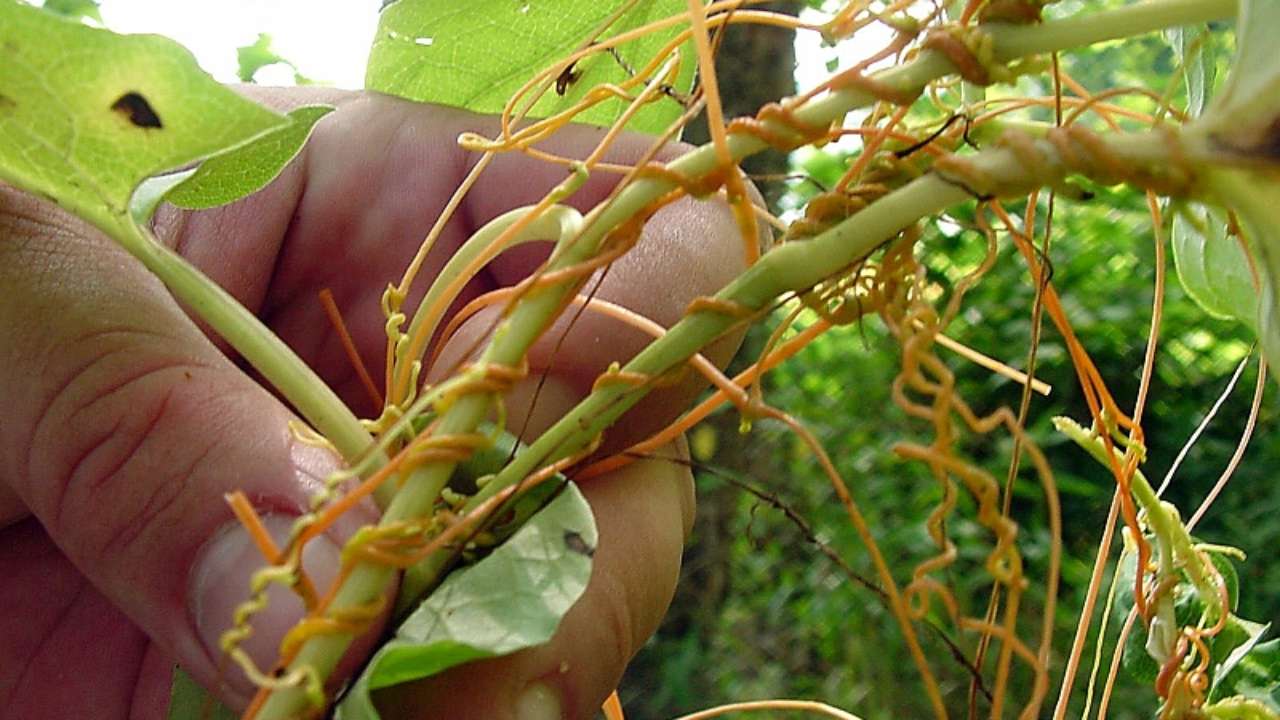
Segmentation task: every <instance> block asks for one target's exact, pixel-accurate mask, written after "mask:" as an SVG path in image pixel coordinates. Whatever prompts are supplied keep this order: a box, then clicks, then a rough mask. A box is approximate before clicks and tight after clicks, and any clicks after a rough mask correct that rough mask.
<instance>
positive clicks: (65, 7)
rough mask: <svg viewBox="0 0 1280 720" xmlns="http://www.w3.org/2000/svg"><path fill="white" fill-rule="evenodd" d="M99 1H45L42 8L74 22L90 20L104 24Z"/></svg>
mask: <svg viewBox="0 0 1280 720" xmlns="http://www.w3.org/2000/svg"><path fill="white" fill-rule="evenodd" d="M98 5H99V3H98V2H97V0H44V5H41V7H42V8H43V9H44V10H46V11H48V12H51V13H54V14H56V15H61V16H63V17H66V18H71V19H72V20H80V19H88V20H94V21H97V22H98V23H99V24H101V23H102V13H101V12H99V10H98Z"/></svg>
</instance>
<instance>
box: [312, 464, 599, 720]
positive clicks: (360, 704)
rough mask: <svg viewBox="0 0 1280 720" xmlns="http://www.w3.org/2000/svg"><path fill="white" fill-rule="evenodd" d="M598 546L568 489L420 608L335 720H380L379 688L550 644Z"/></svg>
mask: <svg viewBox="0 0 1280 720" xmlns="http://www.w3.org/2000/svg"><path fill="white" fill-rule="evenodd" d="M598 541H599V537H598V535H597V533H596V527H595V522H594V520H593V519H592V515H591V508H590V506H588V505H587V501H586V499H585V498H583V496H582V493H581V492H580V491H579V490H578V488H577V486H576V485H573V484H569V485H567V486H566V487H565V489H564V492H562V493H561V494H560V496H559V497H557V498H556V499H555V500H553V501H552V502H551V503H550V504H549V505H547V506H546V507H545V508H543V509H542V511H541V512H539V513H538V514H537V515H534V516H533V517H532V518H531V519H530V520H529V521H528V522H527V523H526V524H525V525H524V526H523V527H521V528H520V529H519V530H518V531H517V532H516V533H515V535H513V536H512V537H511V539H510V540H508V541H507V542H506V543H505V544H503V545H502V546H500V547H499V548H498V549H497V550H494V551H493V553H492V554H490V555H489V556H488V557H487V558H485V559H484V560H481V561H480V562H479V563H477V564H475V565H474V566H472V567H469V568H466V569H464V570H461V571H459V572H456V573H454V574H453V575H450V576H449V578H448V579H447V580H445V582H444V583H443V584H441V586H440V587H439V588H438V589H437V590H436V591H435V592H434V593H432V594H431V595H430V596H429V597H428V598H427V599H426V600H425V601H423V603H422V605H420V606H419V607H418V609H417V610H415V611H414V612H413V614H412V615H410V616H409V617H408V618H407V619H406V620H405V621H404V623H403V624H402V625H401V626H400V627H399V629H397V630H396V636H395V638H394V639H393V640H391V641H390V642H388V643H387V644H386V645H383V646H382V648H381V649H380V650H378V652H377V654H375V655H374V656H373V659H372V660H370V661H369V665H368V666H367V667H366V668H365V671H364V673H363V674H361V676H360V678H359V679H358V680H357V681H356V684H355V686H354V687H352V689H351V691H350V692H349V693H348V694H347V696H346V698H345V699H344V700H343V701H342V704H341V705H340V706H339V708H338V715H337V716H338V718H341V719H342V720H367V719H370V718H377V717H378V712H377V710H376V709H375V708H374V705H373V700H372V698H371V696H370V693H371V691H373V690H375V689H377V688H380V687H387V686H390V685H397V684H400V683H404V682H409V681H411V680H417V679H420V678H424V677H429V676H431V675H435V674H436V673H439V672H442V671H444V670H447V669H449V668H451V667H454V666H456V665H459V664H461V663H464V662H468V661H470V660H476V659H480V658H488V657H496V656H499V655H506V654H509V653H513V652H515V651H517V650H522V649H524V648H528V647H533V646H535V645H540V644H542V643H545V642H547V641H548V640H550V639H551V636H552V635H553V634H554V633H555V630H556V628H557V627H558V626H559V625H560V620H561V618H563V617H564V614H565V613H566V612H568V610H569V608H570V607H572V606H573V604H574V603H575V602H577V600H578V598H579V597H580V596H581V595H582V591H583V590H585V589H586V586H587V580H588V579H589V578H590V577H591V557H590V556H591V554H592V553H593V552H594V550H595V547H596V543H597V542H598Z"/></svg>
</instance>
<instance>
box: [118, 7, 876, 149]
mask: <svg viewBox="0 0 1280 720" xmlns="http://www.w3.org/2000/svg"><path fill="white" fill-rule="evenodd" d="M436 1H437V2H466V0H436ZM380 6H381V0H220V1H219V2H208V1H207V0H198V1H197V0H102V6H101V11H102V18H103V20H104V21H105V22H106V25H107V27H108V28H110V29H112V30H115V31H116V32H128V33H159V34H161V35H167V36H169V37H171V38H173V39H175V40H177V41H178V42H180V43H182V44H183V45H185V46H186V47H187V48H188V49H189V50H191V51H192V52H193V53H194V54H195V56H196V58H197V59H198V60H199V61H200V64H201V66H202V67H204V69H205V70H206V71H208V72H209V73H211V74H212V75H213V76H214V77H216V78H217V79H219V80H221V81H224V82H235V81H236V67H237V65H236V48H238V47H241V46H244V45H249V44H252V43H253V42H254V41H255V40H256V39H257V36H258V33H267V34H269V35H271V39H272V49H274V50H275V51H276V52H277V53H278V54H279V55H280V56H282V57H284V58H287V59H288V60H290V61H291V62H293V63H294V64H295V65H297V67H298V70H299V72H301V73H302V74H303V75H305V76H307V77H309V78H311V79H313V80H316V81H319V82H323V83H326V84H331V85H335V86H337V87H344V88H360V87H363V86H364V66H365V62H366V60H367V59H368V53H369V45H370V44H371V43H372V41H373V34H374V31H375V30H376V28H377V24H378V8H379V7H380ZM802 17H803V18H804V19H806V20H809V21H819V22H820V21H821V20H822V19H824V18H823V16H822V15H821V14H820V13H817V12H815V11H813V10H810V9H806V10H805V11H804V15H802ZM876 30H877V26H872V27H870V28H867V29H866V30H864V31H862V33H860V34H859V40H860V42H857V43H852V42H846V43H842V44H840V45H839V46H837V47H827V46H823V45H822V42H821V40H820V38H819V37H818V36H817V34H816V33H806V32H802V33H799V34H798V36H797V38H796V65H797V66H796V81H797V83H798V84H799V86H800V89H801V90H806V89H808V88H810V87H813V86H814V85H815V84H817V83H818V82H819V81H821V80H822V79H824V78H826V77H827V76H828V75H829V74H830V71H829V70H828V69H827V68H828V67H829V66H831V67H848V66H850V65H852V64H853V63H855V62H857V61H858V60H860V59H862V57H863V56H865V55H866V54H867V52H869V51H870V49H875V48H879V47H880V46H881V45H883V43H885V42H887V41H888V40H889V33H888V31H887V30H883V31H882V32H881V33H879V34H880V35H883V37H879V36H878V34H877V32H876ZM872 36H875V37H872ZM257 80H258V82H260V83H262V84H265V85H291V84H293V72H292V70H290V69H289V68H287V67H284V66H275V67H268V68H264V69H263V70H261V71H259V73H258V76H257ZM860 119H861V118H860V117H850V118H849V119H848V122H857V121H859V120H860ZM836 145H837V146H838V147H842V148H847V149H852V148H853V147H857V145H858V140H857V138H856V137H854V136H849V137H846V138H845V139H844V140H842V141H841V142H839V143H836Z"/></svg>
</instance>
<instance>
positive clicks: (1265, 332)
mask: <svg viewBox="0 0 1280 720" xmlns="http://www.w3.org/2000/svg"><path fill="white" fill-rule="evenodd" d="M1276 4H1277V5H1278V6H1280V3H1276ZM1206 181H1207V182H1206V185H1207V187H1208V188H1210V189H1211V190H1212V192H1213V193H1214V195H1215V196H1216V198H1217V200H1218V202H1220V203H1221V204H1223V205H1225V206H1226V207H1229V208H1231V209H1232V210H1233V211H1234V212H1235V213H1236V216H1237V217H1238V218H1239V219H1240V225H1241V230H1242V231H1243V232H1244V234H1245V237H1246V238H1247V239H1248V241H1249V246H1250V247H1252V248H1254V249H1256V251H1257V254H1258V260H1259V262H1258V274H1259V276H1260V277H1259V282H1260V283H1261V285H1262V292H1261V294H1260V296H1259V298H1258V310H1257V318H1258V319H1257V323H1256V324H1255V325H1254V328H1255V329H1256V332H1257V334H1258V340H1259V342H1260V343H1261V344H1262V356H1263V357H1264V358H1265V359H1266V361H1267V364H1268V365H1270V366H1271V367H1272V368H1273V369H1275V368H1280V304H1278V303H1280V298H1277V296H1276V288H1277V284H1280V168H1271V169H1259V170H1236V169H1215V170H1213V171H1211V172H1209V173H1207V174H1206ZM1275 377H1276V378H1277V381H1278V382H1280V373H1276V374H1275Z"/></svg>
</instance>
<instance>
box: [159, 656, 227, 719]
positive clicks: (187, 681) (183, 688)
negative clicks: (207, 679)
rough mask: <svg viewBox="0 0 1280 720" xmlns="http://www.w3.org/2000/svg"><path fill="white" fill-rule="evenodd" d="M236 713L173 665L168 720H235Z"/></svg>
mask: <svg viewBox="0 0 1280 720" xmlns="http://www.w3.org/2000/svg"><path fill="white" fill-rule="evenodd" d="M237 717H239V715H238V714H236V713H234V712H232V711H231V710H229V709H228V708H227V706H225V705H223V704H222V703H220V702H218V700H217V698H215V697H213V696H212V695H210V694H209V693H208V692H206V691H205V689H204V688H202V687H200V685H199V684H197V683H196V681H195V680H192V679H191V676H190V675H188V674H187V673H186V671H184V670H183V669H182V668H180V667H178V666H177V665H175V666H173V685H172V689H171V690H170V692H169V720H192V718H203V719H204V720H236V718H237Z"/></svg>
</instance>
